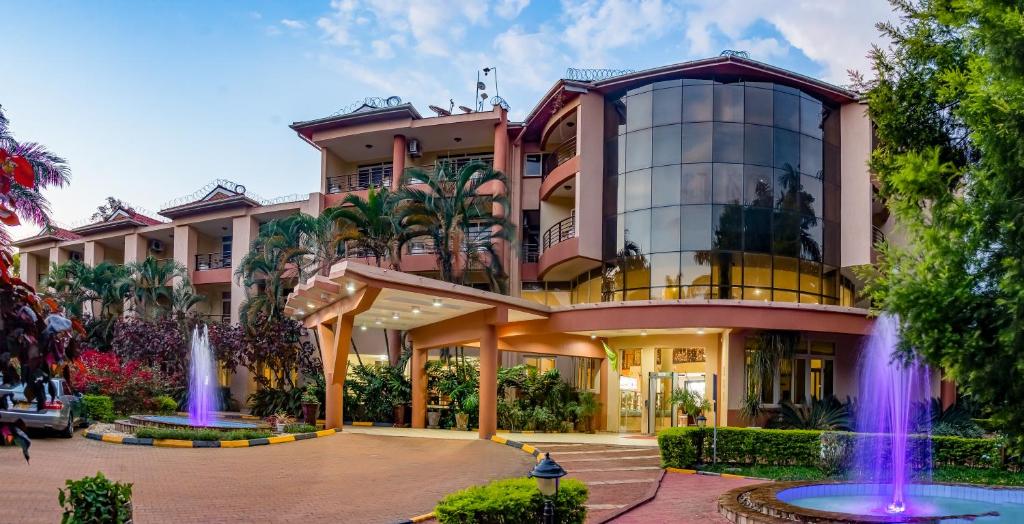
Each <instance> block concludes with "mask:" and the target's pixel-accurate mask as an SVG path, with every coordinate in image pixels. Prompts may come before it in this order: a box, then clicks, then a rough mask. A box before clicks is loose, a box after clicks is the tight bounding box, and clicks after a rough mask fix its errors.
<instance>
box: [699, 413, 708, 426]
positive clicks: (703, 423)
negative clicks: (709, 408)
mask: <svg viewBox="0 0 1024 524" xmlns="http://www.w3.org/2000/svg"><path fill="white" fill-rule="evenodd" d="M707 425H708V418H707V417H705V416H704V414H703V413H701V414H700V415H697V427H700V428H703V427H705V426H707Z"/></svg>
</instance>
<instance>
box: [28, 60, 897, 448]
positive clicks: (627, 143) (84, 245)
mask: <svg viewBox="0 0 1024 524" xmlns="http://www.w3.org/2000/svg"><path fill="white" fill-rule="evenodd" d="M436 112H437V113H438V116H431V117H424V116H422V115H421V114H420V113H419V112H418V111H417V110H416V109H415V108H414V107H412V106H411V105H409V104H402V103H401V102H400V101H399V100H397V99H388V100H381V101H368V103H366V104H364V105H363V106H362V107H359V108H358V109H356V110H354V111H351V112H348V113H345V114H340V115H334V116H330V117H327V118H322V119H317V120H311V121H305V122H297V123H295V124H293V125H292V126H291V127H292V129H293V130H295V131H296V133H297V134H298V136H299V137H300V138H301V139H303V140H305V141H307V142H308V143H309V144H310V145H311V146H313V147H314V148H315V149H316V150H317V151H318V153H319V154H320V158H321V170H320V171H321V172H320V189H319V191H318V192H316V193H312V194H309V195H303V196H301V197H295V198H290V199H283V200H278V201H264V200H261V199H258V198H256V197H253V196H252V195H250V194H248V193H247V192H246V190H245V188H244V187H240V186H238V185H236V184H233V183H229V182H226V181H220V182H217V183H214V184H212V185H211V186H210V187H208V188H204V189H203V190H201V191H199V192H197V193H196V194H195V195H192V196H191V197H188V198H183V199H180V200H179V201H177V202H174V203H172V204H170V205H167V206H164V209H162V210H161V211H160V212H159V215H160V216H161V217H163V219H160V220H158V219H154V218H150V217H146V216H144V215H141V214H139V213H135V212H128V211H123V210H122V211H121V212H118V213H114V215H112V216H111V217H109V218H108V219H106V220H102V221H99V222H97V223H93V224H88V225H86V226H82V227H78V228H74V229H71V230H56V231H51V232H49V233H46V234H43V235H39V236H37V237H33V238H29V239H25V240H22V241H20V242H19V243H18V245H19V247H20V249H21V252H22V274H23V275H24V276H26V277H27V278H29V279H38V278H39V276H40V275H41V274H44V273H45V272H46V268H47V267H48V266H49V265H50V264H52V263H56V262H61V261H64V260H67V259H68V258H72V257H80V258H82V260H84V261H85V262H87V263H97V262H100V261H103V260H109V261H113V262H130V261H133V260H138V259H140V258H142V257H144V256H146V255H147V254H154V255H156V256H163V257H167V258H174V259H176V260H178V261H179V262H181V263H182V264H183V265H185V266H186V267H187V268H188V270H189V272H190V274H191V275H192V279H193V282H194V283H195V284H196V286H197V288H199V291H200V293H202V294H204V295H206V296H207V299H208V301H207V303H205V304H202V305H201V306H200V308H202V311H203V312H204V313H207V314H210V315H213V316H219V315H225V316H227V317H228V318H231V319H232V320H237V311H238V305H239V304H240V303H241V301H242V300H243V299H244V296H245V289H244V288H242V287H241V286H240V284H239V283H238V282H237V281H236V280H234V279H232V278H231V273H232V271H231V269H230V268H231V267H234V266H236V265H237V263H238V261H239V260H240V259H241V257H242V256H244V255H245V253H246V251H247V249H248V245H249V242H250V241H251V239H252V238H253V237H254V235H255V234H256V232H257V231H258V227H259V225H260V224H261V223H264V222H266V221H268V220H270V219H273V218H276V217H280V216H285V215H287V214H290V213H296V212H305V213H309V214H317V213H319V212H320V211H321V210H323V209H325V208H327V207H331V206H335V205H339V204H340V203H341V201H342V200H343V199H344V197H345V196H346V195H348V194H352V193H356V194H365V192H366V191H367V190H368V189H369V188H371V187H390V188H395V187H397V186H398V185H399V184H401V183H402V174H403V173H404V172H405V171H406V170H407V169H409V168H413V167H419V168H424V169H431V168H432V167H433V166H434V165H436V164H438V163H441V162H445V163H448V164H449V165H453V166H456V167H458V166H460V165H464V164H465V163H467V162H471V161H484V162H487V163H489V164H491V165H492V166H493V167H494V169H495V170H498V171H501V172H503V173H505V174H506V175H507V177H508V180H509V183H508V186H507V187H506V188H505V189H504V190H505V191H506V192H507V196H508V197H509V200H510V208H509V209H506V210H504V211H505V213H506V214H507V216H508V217H509V218H510V220H511V221H512V222H513V223H514V224H515V229H516V231H515V240H514V242H512V243H511V244H509V245H507V246H505V247H504V249H502V250H501V253H502V254H503V256H504V257H505V260H504V261H503V262H504V264H505V267H506V268H508V272H509V281H510V295H511V296H502V295H495V294H493V293H488V292H486V291H482V290H481V289H474V288H472V287H463V286H451V285H446V286H440V287H439V286H438V285H437V284H436V281H434V280H432V279H431V277H433V276H436V268H435V259H434V255H433V254H432V248H431V246H430V245H429V243H428V242H413V243H411V244H410V245H409V246H407V247H406V252H405V253H403V256H402V260H401V272H394V271H386V270H381V269H378V268H374V267H368V266H366V265H365V262H366V260H365V259H359V258H355V257H353V258H352V259H350V260H349V261H348V262H347V263H345V264H341V265H339V266H337V267H336V268H335V271H332V273H331V276H329V277H320V279H319V280H316V279H314V280H316V281H311V282H307V283H303V284H301V285H300V286H299V288H298V289H297V290H296V292H295V293H294V294H293V295H292V296H291V297H290V299H289V312H290V313H292V314H294V315H296V316H297V317H302V318H304V319H305V321H306V323H307V325H308V326H309V327H310V328H313V332H314V333H316V334H317V337H318V340H319V343H320V345H321V348H322V350H323V352H324V356H325V358H324V361H325V372H326V373H327V374H328V376H329V377H333V378H330V379H329V383H331V384H333V385H334V389H333V391H335V393H334V394H333V395H332V394H329V397H331V398H329V408H330V409H329V411H330V413H329V414H328V418H329V423H331V422H332V420H331V418H332V414H333V415H335V419H334V420H333V422H334V423H340V413H341V411H340V397H339V394H340V389H337V388H338V387H340V386H339V385H338V384H339V383H341V382H343V381H344V377H345V375H346V372H345V365H346V364H347V362H348V361H349V358H350V356H349V352H350V351H349V350H350V345H351V344H350V342H349V340H351V341H353V342H354V344H355V346H356V347H357V348H358V350H359V351H360V352H361V353H362V356H363V357H364V358H365V357H366V356H368V355H374V356H382V355H386V350H385V347H386V345H387V344H385V343H384V339H385V337H384V335H383V329H388V330H391V331H396V330H402V331H406V332H408V333H409V334H410V338H411V340H412V341H413V345H414V359H413V371H412V375H413V379H414V390H415V394H414V402H413V404H414V406H413V423H414V425H420V426H422V425H423V415H424V413H425V410H426V399H425V389H424V388H425V383H423V380H422V376H421V375H422V374H421V372H420V370H422V363H423V362H424V361H425V359H428V358H435V356H436V354H437V353H438V350H439V348H443V347H451V346H464V347H468V348H471V349H470V350H469V351H470V353H472V354H474V355H475V356H476V357H477V358H479V360H480V366H481V408H480V409H481V428H480V431H481V434H484V433H487V432H493V425H494V418H493V416H492V415H487V416H485V412H486V413H493V411H494V409H495V404H494V403H495V402H496V399H494V398H493V394H488V393H487V392H486V391H485V389H487V387H488V386H487V384H486V383H490V382H491V380H490V378H488V377H489V376H490V375H493V373H494V370H495V368H496V366H498V365H513V364H517V363H526V364H528V365H533V366H536V367H538V368H541V369H546V368H550V367H557V368H559V369H560V371H562V375H563V377H566V379H567V380H569V381H570V382H572V383H573V384H574V385H576V386H577V387H579V388H583V389H590V390H592V391H594V392H596V393H598V395H599V397H600V399H601V402H602V415H601V420H600V423H599V426H600V427H601V428H602V429H605V430H608V431H627V432H641V433H651V432H655V431H657V430H658V429H660V428H662V427H666V426H668V425H673V424H676V423H678V420H676V417H674V416H673V414H672V413H673V411H672V406H671V405H670V404H669V401H668V397H669V395H670V394H671V391H672V390H673V389H677V388H690V389H692V390H695V391H700V392H701V393H703V394H704V395H705V396H706V397H708V398H713V399H715V400H716V401H717V405H716V409H715V413H714V415H715V417H716V418H715V421H716V422H717V423H718V424H720V425H726V424H727V425H743V424H750V423H752V422H756V421H747V420H743V419H742V417H741V415H740V411H741V408H742V404H743V401H744V397H745V396H746V393H745V392H746V389H747V388H746V383H745V381H746V378H745V377H746V366H747V364H746V360H747V353H748V351H749V349H750V347H751V343H752V342H751V341H752V340H754V338H755V337H756V336H757V335H758V334H759V333H761V332H763V331H764V330H792V331H798V332H800V334H801V338H800V343H799V349H798V351H797V355H795V356H794V357H793V358H792V359H786V361H785V362H783V363H782V365H780V366H779V370H778V372H777V373H776V377H773V378H772V383H771V385H770V387H768V388H765V391H764V392H763V398H762V399H761V400H762V403H763V404H765V405H767V406H776V405H778V403H779V402H781V401H783V400H790V401H793V402H803V401H805V399H810V398H822V397H827V396H829V395H835V396H837V397H843V396H846V395H850V396H856V393H857V392H856V381H855V380H854V368H855V363H856V359H857V353H858V351H859V345H860V343H861V340H862V338H863V336H864V335H865V334H866V333H867V332H868V330H869V329H870V320H869V319H868V318H867V317H866V311H865V310H864V309H861V308H859V307H858V305H862V304H858V302H857V301H858V299H857V286H858V283H857V280H856V277H855V276H854V274H853V272H852V268H853V267H855V266H859V265H864V264H870V263H871V262H872V260H873V257H874V251H873V247H872V246H873V243H874V241H875V240H877V239H878V238H879V237H880V236H882V235H884V234H885V233H884V232H886V231H888V230H889V229H890V228H891V227H892V224H891V223H890V220H889V219H888V216H887V215H886V214H885V211H884V207H883V206H881V205H880V204H879V203H878V202H877V201H876V200H875V199H874V198H873V194H874V188H873V185H872V179H871V176H870V174H869V172H868V169H867V160H868V157H869V154H870V151H871V144H872V138H871V126H870V122H869V121H868V118H867V115H866V106H865V105H864V104H862V103H861V102H860V101H858V99H857V97H856V96H855V95H854V94H853V93H851V92H849V91H847V90H845V89H842V88H840V87H837V86H833V85H830V84H827V83H825V82H821V81H819V80H815V79H812V78H808V77H805V76H802V75H798V74H795V73H792V72H789V71H786V70H783V69H779V68H776V67H773V66H770V65H768V64H764V63H761V62H756V61H752V60H748V59H744V58H740V57H731V56H723V57H716V58H712V59H706V60H698V61H693V62H687V63H683V64H676V65H672V66H666V67H661V68H656V69H651V70H646V71H640V72H636V73H629V74H624V75H619V76H614V77H610V78H607V79H604V80H596V81H588V82H582V81H573V80H560V81H558V82H556V83H555V84H554V86H553V87H552V88H551V89H550V90H549V91H548V92H547V93H546V94H545V95H544V97H543V98H542V99H541V100H540V101H539V102H538V104H537V105H536V107H535V108H534V109H533V110H532V111H531V112H530V113H529V114H528V115H527V116H526V118H525V119H524V121H522V122H510V121H509V119H508V112H507V106H505V105H504V103H503V101H499V103H498V104H496V105H494V106H493V108H492V109H491V110H483V111H465V112H463V113H461V114H450V113H448V112H446V111H443V110H438V111H436ZM360 265H362V267H360ZM470 280H471V281H473V279H472V278H471V279H470ZM31 281H33V282H34V281H36V280H31ZM476 281H477V282H479V283H480V286H479V287H481V288H483V287H484V284H485V280H484V279H483V277H482V275H481V276H480V277H479V279H477V280H476ZM456 288H457V289H456ZM414 310H415V311H414ZM344 334H347V335H348V336H344ZM249 387H251V384H249V383H248V382H247V381H246V380H245V373H239V374H237V375H236V379H235V383H234V384H233V385H232V389H233V392H235V394H236V398H244V397H242V396H241V395H244V394H245V393H246V391H247V388H249ZM329 390H332V388H329ZM329 393H330V392H329ZM485 426H487V427H485Z"/></svg>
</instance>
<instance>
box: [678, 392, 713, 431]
mask: <svg viewBox="0 0 1024 524" xmlns="http://www.w3.org/2000/svg"><path fill="white" fill-rule="evenodd" d="M671 401H672V403H673V404H676V405H678V406H679V408H680V409H681V410H682V412H683V414H685V416H686V418H683V417H680V419H681V420H684V421H686V424H680V425H684V426H685V425H689V419H691V418H692V419H693V420H694V421H696V420H697V417H699V416H700V415H701V414H702V413H704V412H705V411H707V410H709V409H711V402H709V401H708V400H707V399H706V398H704V395H701V394H700V393H697V392H695V391H690V390H688V389H685V388H683V389H676V390H675V391H673V392H672V397H671Z"/></svg>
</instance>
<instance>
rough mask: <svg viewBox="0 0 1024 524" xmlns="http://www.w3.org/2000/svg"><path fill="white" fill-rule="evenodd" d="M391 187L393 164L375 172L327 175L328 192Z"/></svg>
mask: <svg viewBox="0 0 1024 524" xmlns="http://www.w3.org/2000/svg"><path fill="white" fill-rule="evenodd" d="M371 187H372V188H374V189H380V188H382V187H391V166H387V167H385V168H384V169H381V170H377V171H374V172H359V173H351V174H348V175H337V176H329V177H327V193H328V194H335V193H348V192H350V191H362V190H365V189H370V188H371Z"/></svg>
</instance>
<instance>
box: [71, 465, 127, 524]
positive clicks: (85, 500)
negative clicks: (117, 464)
mask: <svg viewBox="0 0 1024 524" xmlns="http://www.w3.org/2000/svg"><path fill="white" fill-rule="evenodd" d="M65 485H66V486H67V487H66V488H65V489H62V490H60V491H59V492H58V494H57V500H58V501H59V502H60V506H61V508H62V509H63V510H64V515H63V516H62V517H61V520H60V521H61V523H62V524H124V523H127V522H131V520H132V507H131V503H132V485H131V484H130V483H121V482H114V481H111V480H108V479H107V478H106V477H104V476H103V473H100V472H97V473H96V476H95V477H84V478H81V479H79V480H70V479H69V480H68V481H67V482H65Z"/></svg>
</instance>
